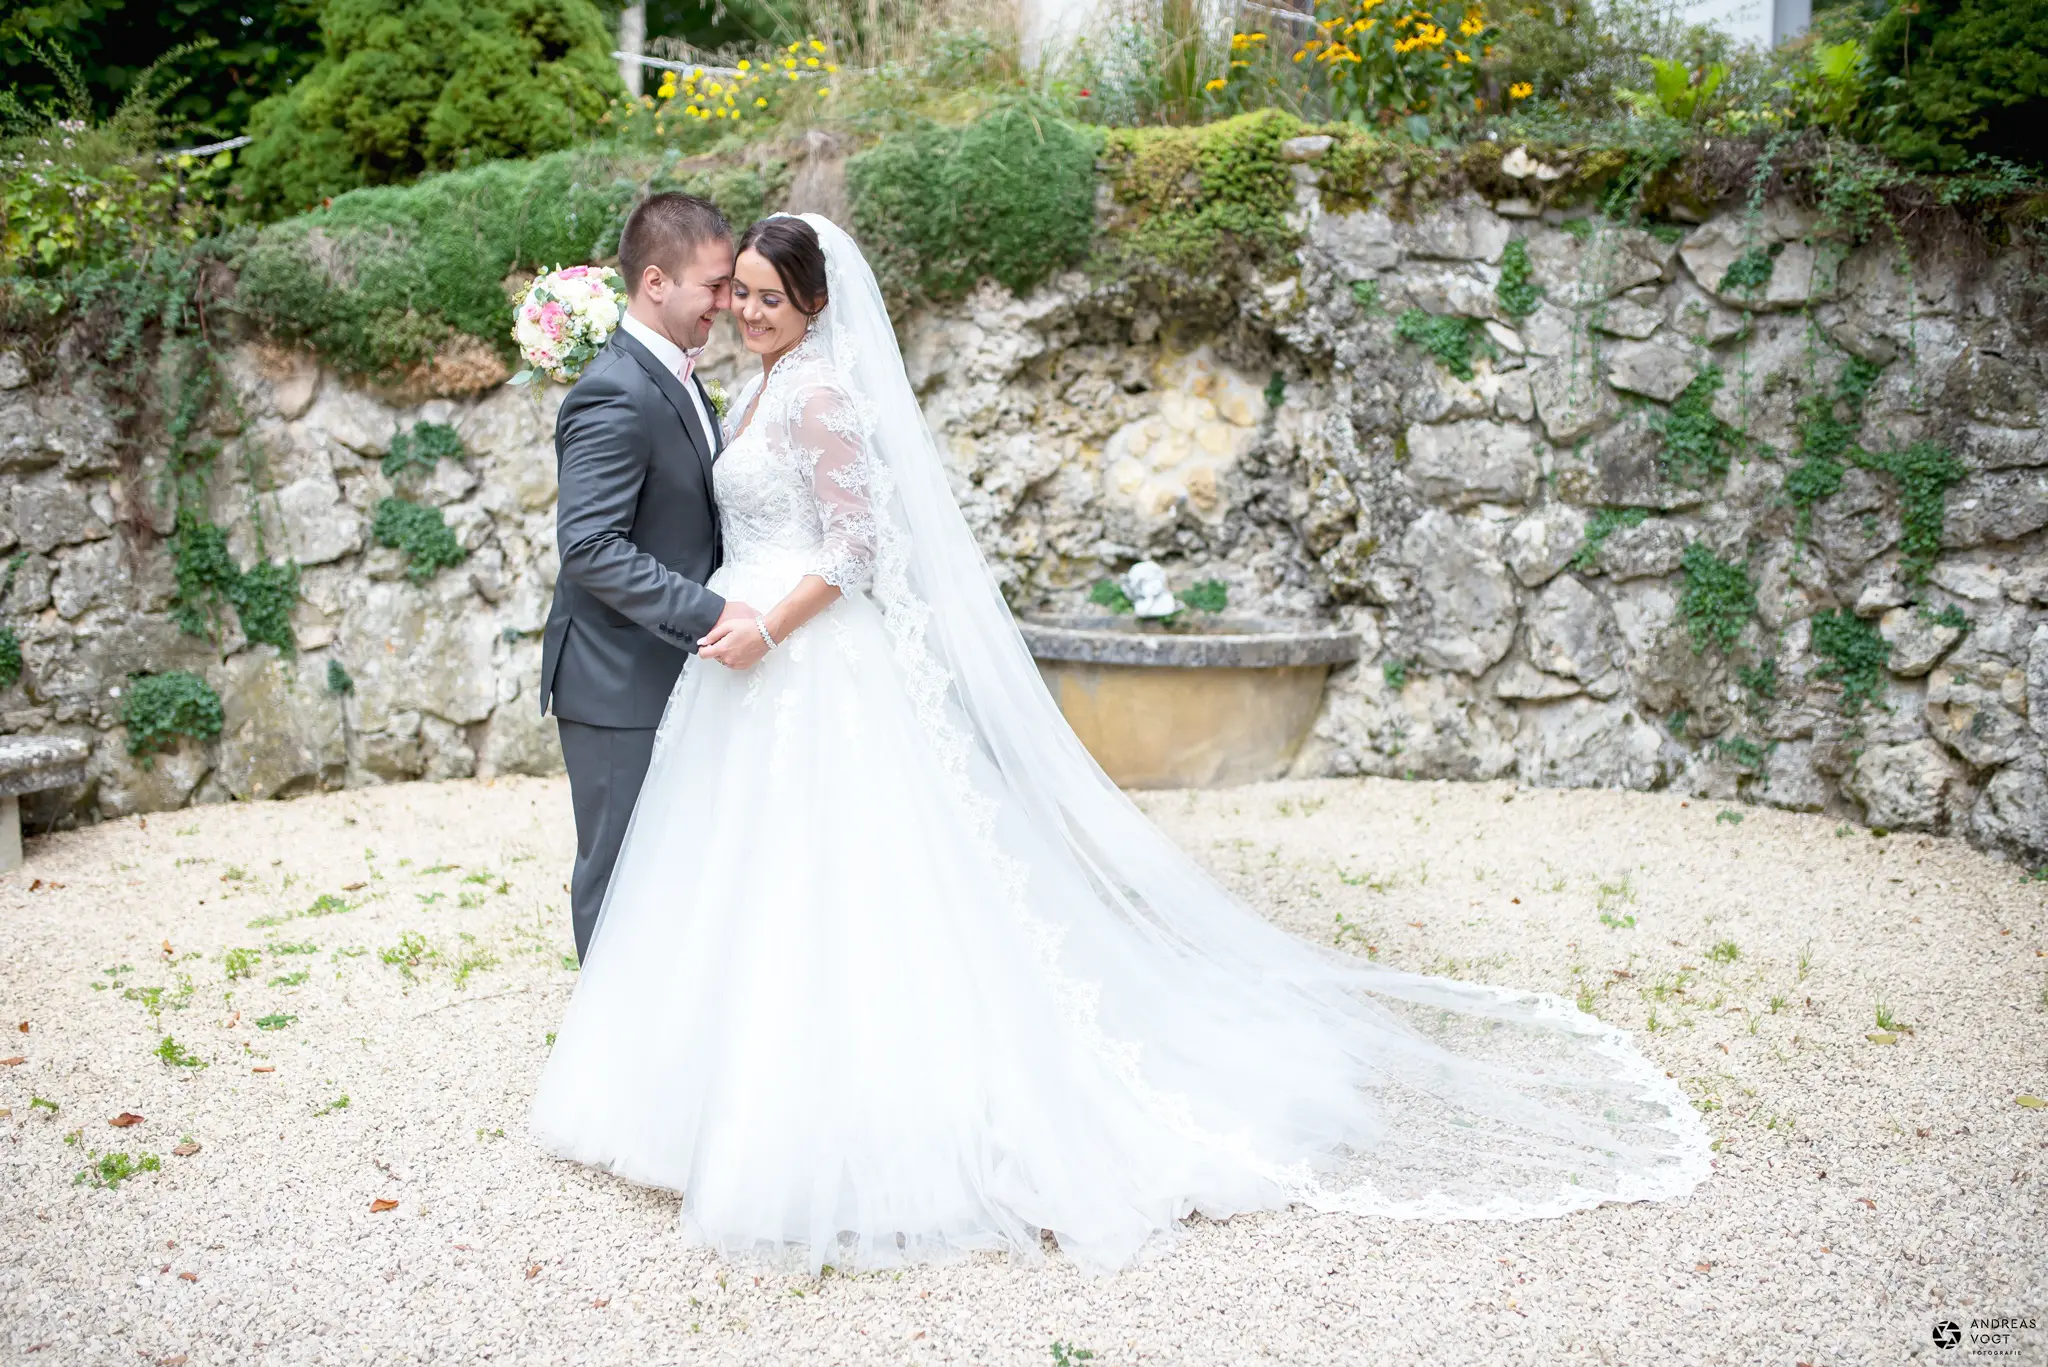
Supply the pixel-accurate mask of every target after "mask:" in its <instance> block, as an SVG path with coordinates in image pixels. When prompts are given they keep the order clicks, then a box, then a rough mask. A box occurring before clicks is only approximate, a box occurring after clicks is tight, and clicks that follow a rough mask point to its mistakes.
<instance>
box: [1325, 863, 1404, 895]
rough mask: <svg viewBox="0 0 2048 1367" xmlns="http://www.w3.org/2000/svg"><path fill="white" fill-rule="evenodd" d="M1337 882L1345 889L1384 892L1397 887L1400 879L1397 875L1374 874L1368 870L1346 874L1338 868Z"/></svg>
mask: <svg viewBox="0 0 2048 1367" xmlns="http://www.w3.org/2000/svg"><path fill="white" fill-rule="evenodd" d="M1337 881H1338V882H1340V883H1342V884H1343V885H1344V886H1345V887H1347V888H1364V889H1365V890H1366V891H1368V892H1386V891H1387V890H1388V889H1390V888H1394V887H1397V886H1399V885H1400V882H1401V877H1400V875H1399V874H1393V873H1388V874H1378V873H1374V872H1372V871H1371V870H1370V869H1368V870H1366V871H1365V872H1364V873H1346V872H1344V870H1343V869H1342V868H1339V869H1338V870H1337Z"/></svg>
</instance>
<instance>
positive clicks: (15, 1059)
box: [0, 1054, 28, 1068]
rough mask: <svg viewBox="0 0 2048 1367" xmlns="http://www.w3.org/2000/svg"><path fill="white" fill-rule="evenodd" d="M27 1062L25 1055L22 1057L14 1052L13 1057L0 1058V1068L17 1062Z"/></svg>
mask: <svg viewBox="0 0 2048 1367" xmlns="http://www.w3.org/2000/svg"><path fill="white" fill-rule="evenodd" d="M27 1062H28V1059H27V1058H26V1057H24V1056H23V1055H21V1054H16V1055H15V1056H14V1057H13V1058H0V1068H12V1067H14V1065H15V1064H17V1063H27Z"/></svg>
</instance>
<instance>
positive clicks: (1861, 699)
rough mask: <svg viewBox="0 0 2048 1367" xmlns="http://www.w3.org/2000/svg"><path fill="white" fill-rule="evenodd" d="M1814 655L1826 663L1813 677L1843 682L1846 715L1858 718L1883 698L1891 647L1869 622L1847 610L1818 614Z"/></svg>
mask: <svg viewBox="0 0 2048 1367" xmlns="http://www.w3.org/2000/svg"><path fill="white" fill-rule="evenodd" d="M1813 653H1814V654H1816V655H1818V656H1820V657H1821V659H1822V661H1823V663H1821V664H1819V665H1816V666H1814V670H1813V676H1814V677H1815V678H1816V679H1836V680H1839V681H1840V682H1841V685H1842V711H1843V713H1844V714H1845V715H1848V716H1852V717H1853V716H1855V715H1856V714H1857V713H1858V712H1861V711H1862V710H1863V708H1864V707H1865V706H1866V705H1867V704H1870V703H1874V702H1876V701H1877V700H1878V698H1879V697H1880V696H1882V694H1883V691H1884V671H1885V666H1886V665H1887V664H1889V663H1890V661H1891V646H1890V645H1889V644H1887V643H1886V641H1885V639H1884V637H1883V636H1882V635H1880V634H1879V632H1878V630H1877V628H1876V627H1875V626H1873V625H1871V624H1870V623H1869V622H1866V621H1864V620H1863V619H1861V618H1860V617H1857V616H1856V615H1855V614H1853V613H1851V612H1850V611H1848V610H1847V609H1846V608H1843V609H1838V610H1835V611H1832V612H1822V613H1817V614H1815V616H1814V619H1813Z"/></svg>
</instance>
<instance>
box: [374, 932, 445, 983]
mask: <svg viewBox="0 0 2048 1367" xmlns="http://www.w3.org/2000/svg"><path fill="white" fill-rule="evenodd" d="M378 957H379V958H381V959H382V960H383V961H384V962H385V963H387V964H390V965H391V966H392V967H393V968H396V969H397V970H398V971H399V972H400V973H401V974H403V975H404V976H405V978H406V979H407V980H408V981H410V980H412V979H414V978H416V977H417V976H418V975H417V974H416V973H414V972H413V970H414V969H416V968H418V967H420V965H422V964H428V963H432V962H433V961H434V960H435V959H438V958H440V957H441V956H440V954H439V953H437V952H436V951H435V950H433V949H430V948H428V946H427V937H426V936H424V935H421V934H420V933H418V932H417V931H411V930H408V931H404V932H402V933H401V934H400V935H399V937H398V943H397V944H395V945H387V946H386V947H385V948H383V949H381V950H379V951H378Z"/></svg>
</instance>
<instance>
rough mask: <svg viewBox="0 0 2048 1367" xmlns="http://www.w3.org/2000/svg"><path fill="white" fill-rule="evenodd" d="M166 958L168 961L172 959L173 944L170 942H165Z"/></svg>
mask: <svg viewBox="0 0 2048 1367" xmlns="http://www.w3.org/2000/svg"><path fill="white" fill-rule="evenodd" d="M164 957H165V958H166V959H168V958H170V957H171V942H170V941H169V940H166V941H164Z"/></svg>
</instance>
